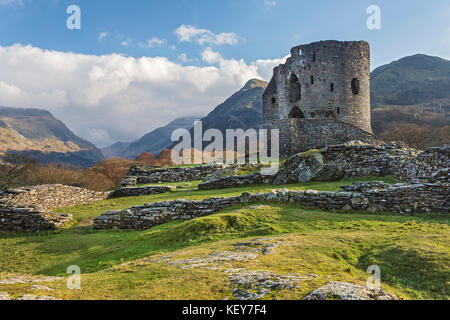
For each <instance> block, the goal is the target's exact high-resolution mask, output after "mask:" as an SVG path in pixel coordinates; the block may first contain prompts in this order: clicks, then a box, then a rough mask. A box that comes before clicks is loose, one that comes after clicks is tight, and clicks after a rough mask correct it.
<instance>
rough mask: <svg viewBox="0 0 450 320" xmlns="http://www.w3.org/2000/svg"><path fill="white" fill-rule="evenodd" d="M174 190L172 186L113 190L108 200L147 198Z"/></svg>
mask: <svg viewBox="0 0 450 320" xmlns="http://www.w3.org/2000/svg"><path fill="white" fill-rule="evenodd" d="M176 188H177V187H174V186H146V187H126V188H120V189H117V190H114V191H113V192H111V194H110V196H109V198H120V197H139V196H148V195H152V194H161V193H166V192H170V191H171V190H173V189H176Z"/></svg>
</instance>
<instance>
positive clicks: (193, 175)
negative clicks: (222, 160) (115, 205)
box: [122, 165, 220, 186]
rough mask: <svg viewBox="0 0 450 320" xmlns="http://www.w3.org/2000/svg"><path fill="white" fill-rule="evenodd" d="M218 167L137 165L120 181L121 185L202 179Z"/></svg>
mask: <svg viewBox="0 0 450 320" xmlns="http://www.w3.org/2000/svg"><path fill="white" fill-rule="evenodd" d="M219 168H220V167H219V166H217V165H203V166H195V167H174V168H146V167H144V166H141V165H137V166H132V167H131V168H130V171H129V172H128V173H127V176H126V177H125V178H124V180H123V181H122V186H136V185H139V184H148V183H163V182H164V183H175V182H185V181H196V180H203V179H205V178H206V177H207V176H209V175H210V174H212V173H213V172H215V171H216V170H218V169H219Z"/></svg>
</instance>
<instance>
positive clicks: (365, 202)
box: [94, 182, 450, 230]
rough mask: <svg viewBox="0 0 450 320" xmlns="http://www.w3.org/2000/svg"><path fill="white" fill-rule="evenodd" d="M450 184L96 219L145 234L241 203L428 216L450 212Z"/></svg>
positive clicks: (283, 196) (279, 193)
mask: <svg viewBox="0 0 450 320" xmlns="http://www.w3.org/2000/svg"><path fill="white" fill-rule="evenodd" d="M449 188H450V184H448V183H445V184H442V183H436V184H431V183H428V184H416V185H406V184H397V185H392V186H391V185H387V184H383V183H382V182H378V183H377V184H376V185H374V184H373V183H369V184H364V183H359V184H355V185H353V186H352V187H346V188H344V191H342V192H328V191H316V190H308V191H288V190H274V191H272V192H270V193H265V194H249V193H243V194H242V195H241V196H236V197H230V198H211V199H205V200H203V201H193V200H175V201H169V202H157V203H151V204H147V205H144V206H136V207H132V208H129V209H126V210H123V211H110V212H107V213H105V214H103V215H101V216H100V217H97V218H95V219H94V228H95V229H111V228H119V229H132V230H143V229H148V228H151V227H153V226H156V225H160V224H163V223H166V222H169V221H172V220H180V219H181V220H188V219H193V218H198V217H202V216H207V215H210V214H213V213H216V212H218V211H219V210H222V209H224V208H228V207H231V206H234V205H238V204H241V203H267V202H269V203H272V202H283V203H293V204H297V205H299V206H302V207H306V208H319V209H322V210H327V211H335V210H348V211H351V210H368V211H369V212H392V211H395V212H398V213H408V214H412V213H427V212H436V213H440V212H444V213H448V212H449V211H450V203H449V199H450V194H449V190H450V189H449ZM345 190H349V191H345Z"/></svg>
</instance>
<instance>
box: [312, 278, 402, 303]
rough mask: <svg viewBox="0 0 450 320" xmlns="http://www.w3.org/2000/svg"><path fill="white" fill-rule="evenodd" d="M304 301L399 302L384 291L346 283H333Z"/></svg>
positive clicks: (317, 290)
mask: <svg viewBox="0 0 450 320" xmlns="http://www.w3.org/2000/svg"><path fill="white" fill-rule="evenodd" d="M304 300H399V298H398V297H397V296H395V295H393V294H390V293H387V292H385V291H384V290H382V289H369V288H368V287H366V286H361V285H357V284H352V283H346V282H337V281H332V282H329V283H327V284H326V285H324V286H322V287H320V288H318V289H316V290H314V291H312V292H311V293H310V294H309V295H307V296H306V297H305V298H304Z"/></svg>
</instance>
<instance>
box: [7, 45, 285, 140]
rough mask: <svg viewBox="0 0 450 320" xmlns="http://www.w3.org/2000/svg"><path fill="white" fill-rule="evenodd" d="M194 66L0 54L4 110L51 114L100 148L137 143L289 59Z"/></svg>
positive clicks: (36, 52)
mask: <svg viewBox="0 0 450 320" xmlns="http://www.w3.org/2000/svg"><path fill="white" fill-rule="evenodd" d="M202 58H203V59H204V60H205V61H210V62H211V63H212V62H214V63H215V65H213V66H211V65H207V66H202V67H199V66H192V65H186V66H183V65H181V64H178V63H175V62H172V61H170V60H169V59H167V58H165V57H141V58H134V57H127V56H123V55H119V54H110V55H103V56H95V55H85V54H76V53H71V52H59V51H49V50H42V49H40V48H37V47H33V46H30V45H28V46H23V45H13V46H9V47H2V46H0V105H2V106H12V107H34V108H42V109H47V110H49V111H51V112H52V113H53V114H54V115H55V116H56V117H57V118H59V119H61V120H62V121H64V122H65V123H66V124H67V125H68V126H69V127H70V128H71V129H72V130H73V131H74V132H75V133H76V134H78V135H79V136H81V137H83V138H85V139H88V140H90V141H92V142H94V143H95V144H97V145H98V146H106V145H108V144H111V143H114V142H116V141H131V140H134V139H136V138H139V137H140V136H142V135H144V134H146V133H148V132H149V131H151V130H153V129H155V128H157V127H159V126H161V125H164V124H166V123H168V122H170V121H172V120H173V119H175V118H178V117H181V116H203V115H205V114H207V113H208V112H209V111H211V110H212V109H213V108H214V107H215V106H216V105H218V104H219V103H221V102H223V101H224V100H225V99H226V98H228V97H229V96H230V95H231V94H232V93H234V92H235V91H236V90H238V89H240V88H241V87H242V86H243V85H244V84H245V82H246V81H248V80H249V79H251V78H263V79H265V80H268V79H270V77H271V75H272V74H271V72H272V68H273V67H274V66H275V65H278V64H279V63H281V62H282V61H283V59H274V60H257V61H255V62H253V63H246V62H245V61H244V60H243V59H241V60H235V59H230V60H227V59H224V58H223V57H222V56H221V55H220V54H219V53H217V52H214V51H213V50H212V49H210V48H209V49H208V51H206V52H204V54H203V57H202Z"/></svg>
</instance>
